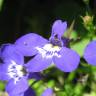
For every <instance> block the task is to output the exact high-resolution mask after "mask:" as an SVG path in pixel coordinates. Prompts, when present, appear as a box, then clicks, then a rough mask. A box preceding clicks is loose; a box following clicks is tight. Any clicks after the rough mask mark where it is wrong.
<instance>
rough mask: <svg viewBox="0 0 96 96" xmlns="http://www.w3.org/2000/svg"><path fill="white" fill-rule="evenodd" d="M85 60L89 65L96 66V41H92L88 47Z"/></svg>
mask: <svg viewBox="0 0 96 96" xmlns="http://www.w3.org/2000/svg"><path fill="white" fill-rule="evenodd" d="M84 58H85V60H86V61H87V62H88V63H89V64H91V65H94V66H96V41H92V42H90V43H89V44H88V45H87V46H86V48H85V51H84Z"/></svg>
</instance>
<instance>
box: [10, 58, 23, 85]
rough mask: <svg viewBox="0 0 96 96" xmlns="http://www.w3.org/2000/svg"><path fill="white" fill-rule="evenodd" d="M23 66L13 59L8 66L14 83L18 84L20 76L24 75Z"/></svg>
mask: <svg viewBox="0 0 96 96" xmlns="http://www.w3.org/2000/svg"><path fill="white" fill-rule="evenodd" d="M22 69H23V66H22V65H18V64H16V62H14V61H13V60H11V64H10V65H9V66H8V75H9V76H10V77H11V78H13V79H14V83H15V84H16V82H17V81H19V79H20V78H22V77H23V76H24V72H23V71H22Z"/></svg>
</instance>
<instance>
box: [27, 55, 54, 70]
mask: <svg viewBox="0 0 96 96" xmlns="http://www.w3.org/2000/svg"><path fill="white" fill-rule="evenodd" d="M51 63H52V59H46V58H43V57H42V56H41V55H40V54H37V55H36V56H35V57H34V58H33V59H31V60H30V61H29V62H28V63H27V64H26V68H27V70H28V72H40V71H42V70H45V69H46V68H48V67H49V65H50V64H51Z"/></svg>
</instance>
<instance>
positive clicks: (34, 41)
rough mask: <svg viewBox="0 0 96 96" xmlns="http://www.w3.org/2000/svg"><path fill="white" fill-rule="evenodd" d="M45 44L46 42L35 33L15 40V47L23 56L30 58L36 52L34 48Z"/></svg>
mask: <svg viewBox="0 0 96 96" xmlns="http://www.w3.org/2000/svg"><path fill="white" fill-rule="evenodd" d="M47 42H48V41H47V40H46V39H44V38H43V37H42V36H39V35H37V34H35V33H29V34H26V35H24V36H22V37H21V38H19V39H17V40H16V42H15V45H16V48H17V49H18V50H19V51H20V52H21V53H22V54H23V55H24V56H32V55H35V54H36V53H37V50H36V49H35V47H36V46H43V45H44V44H46V43H47Z"/></svg>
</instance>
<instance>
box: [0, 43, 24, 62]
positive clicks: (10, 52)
mask: <svg viewBox="0 0 96 96" xmlns="http://www.w3.org/2000/svg"><path fill="white" fill-rule="evenodd" d="M0 51H1V52H0V53H1V54H0V57H1V59H2V60H3V61H4V62H10V61H11V60H12V61H14V62H16V63H17V64H24V57H23V55H21V54H20V53H19V52H18V51H17V50H16V48H15V46H14V45H12V44H5V45H2V46H1V50H0Z"/></svg>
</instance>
